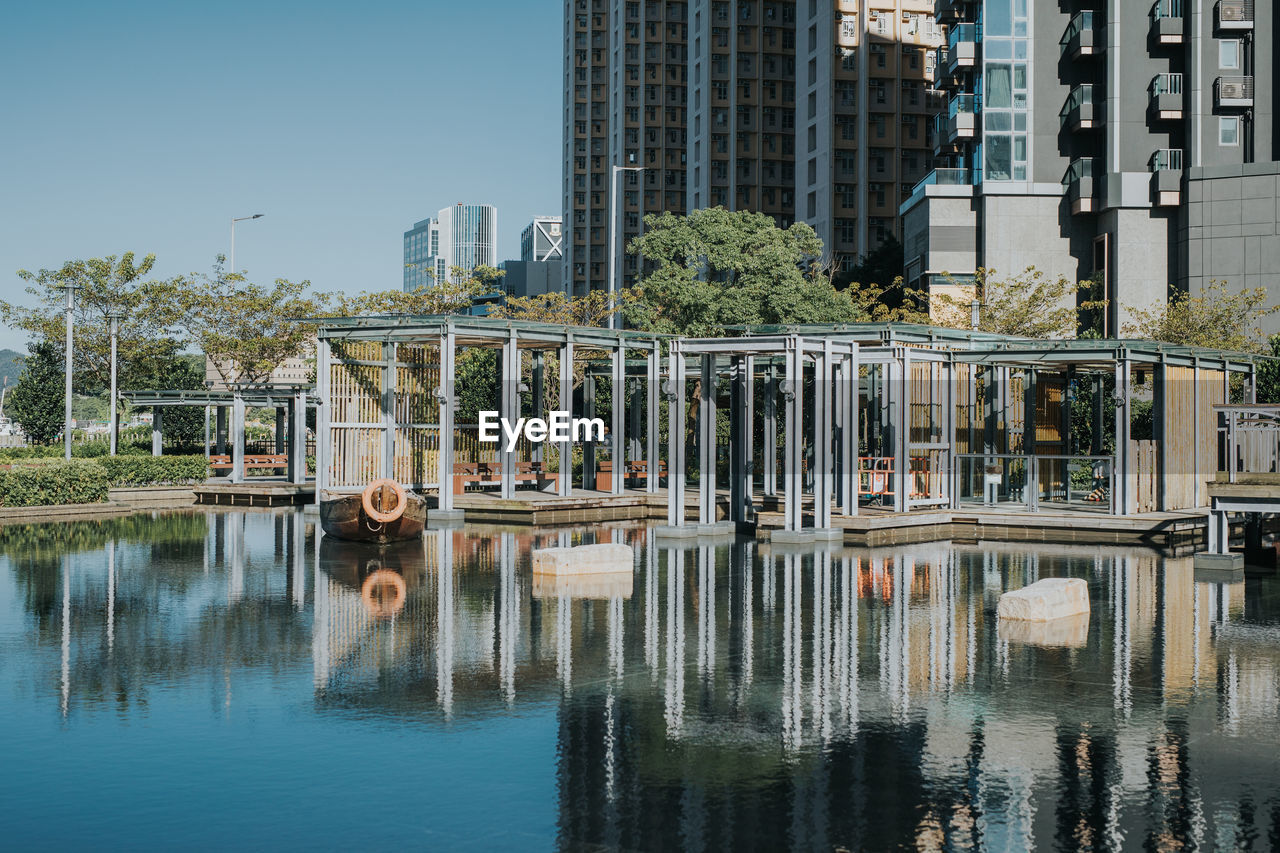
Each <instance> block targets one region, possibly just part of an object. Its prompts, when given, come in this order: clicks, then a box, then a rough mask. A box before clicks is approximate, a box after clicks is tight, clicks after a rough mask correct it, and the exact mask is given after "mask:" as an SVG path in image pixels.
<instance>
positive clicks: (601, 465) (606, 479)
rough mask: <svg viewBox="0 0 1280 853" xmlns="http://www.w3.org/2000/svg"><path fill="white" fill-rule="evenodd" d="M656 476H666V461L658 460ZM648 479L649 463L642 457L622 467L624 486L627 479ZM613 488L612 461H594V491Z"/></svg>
mask: <svg viewBox="0 0 1280 853" xmlns="http://www.w3.org/2000/svg"><path fill="white" fill-rule="evenodd" d="M658 476H659V477H665V476H667V463H666V462H663V461H661V460H659V462H658ZM648 479H649V463H648V462H646V461H644V460H643V459H635V460H632V461H631V462H628V463H626V464H625V465H624V466H623V468H622V485H623V486H626V485H627V483H628V481H633V480H648ZM612 490H613V462H612V461H611V460H608V459H606V460H604V461H603V462H598V463H596V491H597V492H608V491H612Z"/></svg>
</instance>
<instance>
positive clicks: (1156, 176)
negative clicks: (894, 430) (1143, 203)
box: [1151, 148, 1182, 207]
mask: <svg viewBox="0 0 1280 853" xmlns="http://www.w3.org/2000/svg"><path fill="white" fill-rule="evenodd" d="M1181 199H1182V149H1181V148H1161V149H1160V150H1158V151H1156V152H1155V153H1154V154H1152V155H1151V201H1152V203H1153V204H1155V205H1156V206H1157V207H1177V206H1178V204H1179V202H1180V201H1181Z"/></svg>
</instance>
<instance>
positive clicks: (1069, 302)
mask: <svg viewBox="0 0 1280 853" xmlns="http://www.w3.org/2000/svg"><path fill="white" fill-rule="evenodd" d="M954 284H955V287H956V289H957V290H958V291H960V292H961V293H962V294H963V295H960V296H957V295H954V294H950V293H941V294H935V295H933V296H932V297H931V301H933V302H934V305H933V306H932V309H933V310H932V311H931V316H932V318H933V322H934V323H936V324H938V325H943V326H950V327H952V328H957V329H968V328H970V327H971V325H972V309H971V302H972V301H973V299H975V298H976V299H978V300H979V302H980V303H981V305H980V309H979V312H978V314H979V320H978V330H979V331H982V332H995V333H998V334H1003V335H1018V336H1022V337H1028V338H1074V337H1076V335H1077V333H1078V331H1079V324H1080V313H1081V311H1090V310H1096V309H1097V308H1099V307H1101V306H1102V304H1103V303H1101V302H1098V301H1095V300H1090V299H1084V300H1083V301H1082V300H1081V299H1080V294H1081V293H1082V292H1083V293H1085V294H1086V295H1087V293H1088V292H1089V291H1090V290H1091V289H1092V288H1093V286H1094V285H1093V282H1092V281H1079V282H1074V281H1071V280H1070V279H1068V278H1067V277H1066V276H1058V277H1057V278H1051V277H1050V276H1048V275H1046V274H1045V273H1044V272H1043V271H1042V270H1038V269H1036V268H1035V267H1034V266H1031V267H1027V268H1026V269H1025V270H1023V271H1022V272H1020V273H1019V274H1017V275H1015V276H1013V277H1012V278H998V277H997V274H996V271H995V270H994V269H985V268H979V269H978V271H977V273H976V274H975V276H974V282H973V284H971V285H970V284H963V283H954Z"/></svg>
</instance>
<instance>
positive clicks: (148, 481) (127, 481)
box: [96, 456, 209, 486]
mask: <svg viewBox="0 0 1280 853" xmlns="http://www.w3.org/2000/svg"><path fill="white" fill-rule="evenodd" d="M96 462H97V464H98V465H99V466H101V468H102V470H103V471H104V472H105V474H106V477H107V480H108V482H110V484H111V485H112V486H161V485H176V484H181V483H198V482H203V481H204V479H205V478H206V477H208V475H209V470H208V461H207V460H206V459H205V458H204V457H203V456H106V457H103V458H101V459H98V460H96Z"/></svg>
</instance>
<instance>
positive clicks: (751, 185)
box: [687, 0, 796, 228]
mask: <svg viewBox="0 0 1280 853" xmlns="http://www.w3.org/2000/svg"><path fill="white" fill-rule="evenodd" d="M689 20H690V32H689V39H690V41H689V45H690V47H689V99H688V101H689V149H688V154H689V162H688V169H687V172H688V175H689V186H688V193H687V199H688V206H689V208H690V209H691V210H696V209H699V208H705V207H724V208H726V209H728V210H753V211H759V212H761V213H765V214H768V215H769V216H772V217H773V218H774V219H775V220H777V221H778V224H779V225H780V226H782V227H784V228H785V227H787V226H789V225H790V224H791V223H792V222H793V221H794V220H795V215H796V211H795V128H796V121H795V118H796V110H795V104H796V87H795V68H796V49H795V48H796V4H795V3H794V2H790V3H787V2H773V0H764V2H757V0H691V2H690V3H689Z"/></svg>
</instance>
